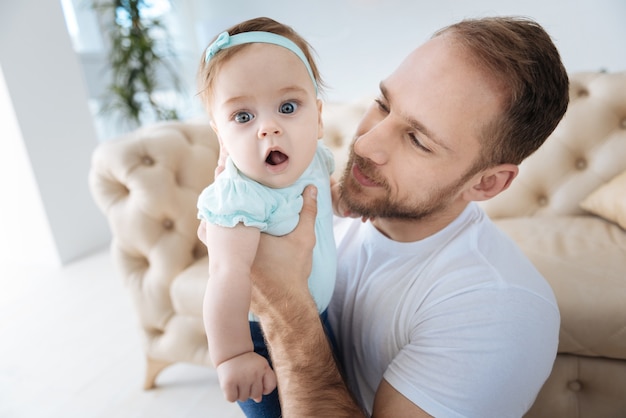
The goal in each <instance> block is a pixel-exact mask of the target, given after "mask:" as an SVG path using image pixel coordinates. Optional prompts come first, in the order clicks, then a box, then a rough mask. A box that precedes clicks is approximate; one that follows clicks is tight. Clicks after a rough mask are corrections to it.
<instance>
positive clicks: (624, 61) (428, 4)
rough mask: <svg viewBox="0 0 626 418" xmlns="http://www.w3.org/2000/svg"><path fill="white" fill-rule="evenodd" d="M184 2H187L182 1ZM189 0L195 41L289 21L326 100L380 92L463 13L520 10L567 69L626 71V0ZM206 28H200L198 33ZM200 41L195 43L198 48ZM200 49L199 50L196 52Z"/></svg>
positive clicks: (471, 14)
mask: <svg viewBox="0 0 626 418" xmlns="http://www.w3.org/2000/svg"><path fill="white" fill-rule="evenodd" d="M183 3H188V2H187V1H185V2H183ZM295 3H296V2H294V1H293V0H289V1H287V0H273V1H271V2H270V1H259V0H238V1H233V2H227V1H223V0H209V1H207V0H191V4H192V8H193V15H195V16H201V17H203V18H204V25H203V26H201V27H199V30H198V34H199V36H198V44H199V45H202V46H204V45H205V44H206V42H208V40H209V39H208V36H207V35H206V34H207V33H208V34H211V35H214V34H216V33H217V32H218V31H220V30H221V29H224V28H225V27H227V26H229V25H230V24H232V23H235V22H237V21H239V20H243V19H247V18H250V17H255V16H261V15H265V16H268V17H272V18H274V19H276V20H279V21H282V22H284V23H287V24H289V25H291V26H293V27H294V29H296V30H297V31H298V32H300V33H301V34H302V35H303V36H304V37H305V38H306V39H307V40H308V41H309V42H310V43H311V44H312V45H313V46H314V48H315V50H316V51H317V53H318V55H319V60H318V62H319V64H320V68H321V71H322V73H323V75H324V76H325V78H326V80H327V81H328V83H329V84H330V86H331V89H330V90H329V91H328V95H327V98H328V99H352V98H359V97H361V96H363V95H365V94H366V93H368V91H369V92H373V93H376V92H377V90H376V89H377V86H378V83H379V81H380V80H381V79H382V78H384V77H385V76H387V75H388V74H389V73H390V72H391V71H392V70H393V69H394V68H395V67H396V66H397V65H398V64H399V62H400V61H401V59H402V58H403V57H404V56H405V55H406V54H407V53H408V52H409V51H410V50H411V49H413V48H415V47H416V46H417V45H419V44H420V43H422V42H423V41H425V40H426V39H427V38H428V37H430V36H431V34H432V33H433V32H434V31H435V30H437V29H439V28H441V27H443V26H445V25H448V24H450V23H453V22H455V21H457V20H460V19H463V18H466V17H478V16H486V15H496V14H505V15H524V16H529V17H532V18H534V19H535V20H537V21H538V22H539V23H540V24H542V25H543V26H544V27H545V28H546V29H547V31H548V32H549V33H550V34H551V35H552V37H553V38H554V40H555V43H556V45H557V47H558V48H559V50H560V51H561V54H562V57H563V61H564V63H565V66H566V68H567V69H568V70H569V71H571V72H574V71H587V70H598V69H600V68H605V69H608V70H612V71H619V70H626V53H625V52H624V51H625V49H624V41H625V40H626V24H625V19H626V1H624V0H549V1H546V0H524V1H520V0H473V1H459V0H438V1H419V0H316V1H298V2H297V5H296V4H295ZM203 32H204V34H203ZM202 46H199V48H201V47H202ZM198 56H199V55H198Z"/></svg>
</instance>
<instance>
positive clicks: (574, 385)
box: [567, 380, 583, 392]
mask: <svg viewBox="0 0 626 418" xmlns="http://www.w3.org/2000/svg"><path fill="white" fill-rule="evenodd" d="M567 388H568V389H569V390H571V391H572V392H580V390H581V389H582V388H583V385H582V383H580V380H572V381H570V382H568V383H567Z"/></svg>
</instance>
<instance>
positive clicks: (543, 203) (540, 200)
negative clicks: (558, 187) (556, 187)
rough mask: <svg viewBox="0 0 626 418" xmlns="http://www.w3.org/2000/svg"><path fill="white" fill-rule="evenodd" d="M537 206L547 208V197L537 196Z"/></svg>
mask: <svg viewBox="0 0 626 418" xmlns="http://www.w3.org/2000/svg"><path fill="white" fill-rule="evenodd" d="M537 204H538V205H539V206H547V205H548V197H547V196H539V197H538V198H537Z"/></svg>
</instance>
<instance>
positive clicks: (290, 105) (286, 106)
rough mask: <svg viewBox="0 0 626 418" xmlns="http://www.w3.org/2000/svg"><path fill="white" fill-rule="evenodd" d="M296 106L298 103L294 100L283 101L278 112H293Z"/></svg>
mask: <svg viewBox="0 0 626 418" xmlns="http://www.w3.org/2000/svg"><path fill="white" fill-rule="evenodd" d="M297 108H298V105H297V104H296V103H294V102H285V103H283V104H281V105H280V113H287V114H289V113H293V112H295V111H296V109H297Z"/></svg>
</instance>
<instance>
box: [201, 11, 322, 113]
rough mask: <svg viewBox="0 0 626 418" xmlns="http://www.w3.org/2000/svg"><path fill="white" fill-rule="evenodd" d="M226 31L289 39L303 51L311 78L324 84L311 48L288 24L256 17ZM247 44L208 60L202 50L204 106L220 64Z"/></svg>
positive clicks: (319, 85)
mask: <svg viewBox="0 0 626 418" xmlns="http://www.w3.org/2000/svg"><path fill="white" fill-rule="evenodd" d="M226 31H227V32H228V34H229V35H231V36H233V35H236V34H238V33H244V32H256V31H258V32H270V33H275V34H277V35H281V36H284V37H285V38H288V39H290V40H291V41H293V42H294V43H295V44H296V45H297V46H298V47H299V48H300V49H301V50H302V52H303V53H304V56H305V57H306V59H307V61H308V62H309V65H310V66H311V72H312V75H313V78H314V79H315V82H316V83H317V86H318V88H319V89H320V90H321V88H322V87H323V86H324V83H323V81H322V78H321V75H320V73H319V70H318V69H317V65H316V64H315V60H314V59H313V52H314V50H313V48H312V47H311V45H309V43H308V42H307V41H306V40H305V39H304V38H303V37H302V36H300V35H299V34H298V33H297V32H296V31H295V30H293V28H291V27H290V26H287V25H285V24H283V23H280V22H277V21H275V20H273V19H270V18H268V17H257V18H254V19H250V20H246V21H244V22H241V23H238V24H236V25H234V26H232V27H230V28H229V29H227V30H226ZM215 39H217V36H216V37H215V38H214V39H213V40H212V41H211V43H213V42H214V41H215ZM211 43H210V44H211ZM248 45H249V44H243V45H236V46H233V47H231V48H228V49H223V50H220V51H219V52H218V53H216V54H215V55H214V56H213V57H212V58H211V59H210V60H209V61H208V62H206V59H205V54H204V52H203V53H202V57H201V60H200V66H199V69H198V88H199V93H198V94H199V95H200V98H201V99H202V103H204V105H205V106H208V104H209V102H210V100H209V98H210V96H211V93H212V91H213V83H214V81H215V76H216V74H217V72H218V71H219V68H220V66H221V65H222V64H223V63H224V62H225V61H227V60H228V58H229V57H231V56H233V55H234V54H236V53H237V51H240V50H241V49H242V48H245V47H246V46H248Z"/></svg>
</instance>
